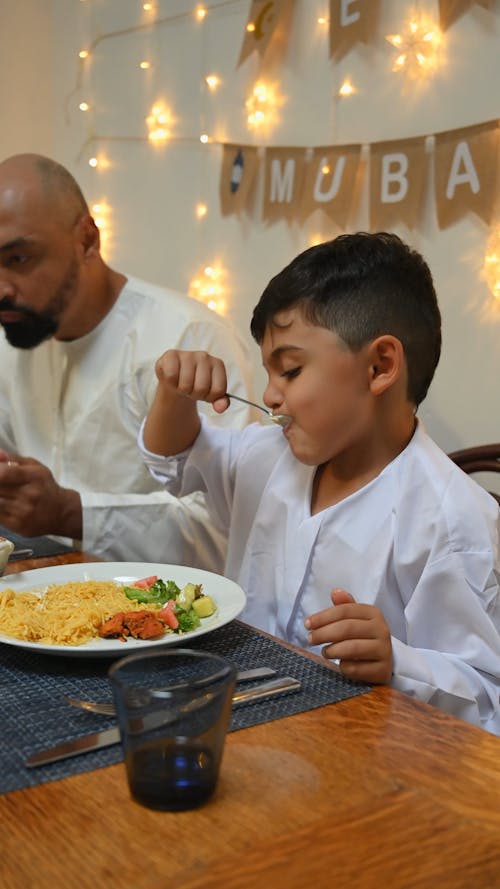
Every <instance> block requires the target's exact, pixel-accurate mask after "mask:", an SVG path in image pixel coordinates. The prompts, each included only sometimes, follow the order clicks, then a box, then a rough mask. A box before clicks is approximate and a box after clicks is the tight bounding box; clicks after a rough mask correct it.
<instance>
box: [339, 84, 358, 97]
mask: <svg viewBox="0 0 500 889" xmlns="http://www.w3.org/2000/svg"><path fill="white" fill-rule="evenodd" d="M355 92H356V89H355V87H354V86H353V85H352V83H351V81H350V80H344V82H343V84H342V86H341V87H340V89H339V96H352V95H353V93H355Z"/></svg>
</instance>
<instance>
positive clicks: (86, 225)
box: [77, 213, 101, 259]
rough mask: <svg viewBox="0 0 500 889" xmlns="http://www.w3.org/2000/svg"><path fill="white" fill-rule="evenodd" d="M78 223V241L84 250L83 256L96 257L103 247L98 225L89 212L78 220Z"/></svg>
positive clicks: (87, 257) (85, 257) (86, 257)
mask: <svg viewBox="0 0 500 889" xmlns="http://www.w3.org/2000/svg"><path fill="white" fill-rule="evenodd" d="M77 225H78V242H79V244H80V247H81V248H82V251H83V258H84V259H93V258H95V257H96V256H98V255H99V252H100V249H101V239H100V234H99V229H98V228H97V225H96V224H95V222H94V220H93V219H92V216H90V215H89V214H88V213H87V214H86V215H85V216H82V218H81V219H79V220H78V223H77Z"/></svg>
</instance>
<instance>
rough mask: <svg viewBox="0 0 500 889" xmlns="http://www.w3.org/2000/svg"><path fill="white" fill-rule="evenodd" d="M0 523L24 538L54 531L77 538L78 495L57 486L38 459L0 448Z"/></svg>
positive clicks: (79, 533)
mask: <svg viewBox="0 0 500 889" xmlns="http://www.w3.org/2000/svg"><path fill="white" fill-rule="evenodd" d="M0 524H1V525H5V526H6V527H7V528H10V529H11V530H12V531H15V532H16V533H17V534H22V535H23V536H24V537H38V536H40V535H43V534H58V535H60V536H62V537H70V538H73V539H77V540H80V539H81V537H82V504H81V500H80V495H79V494H78V492H77V491H73V490H71V489H70V488H62V487H61V486H60V485H58V484H57V482H56V480H55V479H54V476H53V475H52V473H51V472H50V470H49V469H48V468H47V467H46V466H44V465H43V463H39V462H38V460H33V459H31V458H30V457H19V456H18V455H8V454H6V453H5V452H4V451H0Z"/></svg>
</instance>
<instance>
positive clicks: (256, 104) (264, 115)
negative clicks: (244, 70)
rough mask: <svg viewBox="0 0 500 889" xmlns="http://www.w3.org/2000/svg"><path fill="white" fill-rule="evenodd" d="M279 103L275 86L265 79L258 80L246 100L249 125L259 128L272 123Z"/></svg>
mask: <svg viewBox="0 0 500 889" xmlns="http://www.w3.org/2000/svg"><path fill="white" fill-rule="evenodd" d="M277 105H278V99H277V96H276V94H275V91H274V88H273V87H272V86H270V85H269V84H267V83H264V82H263V81H258V82H257V83H256V84H255V85H254V88H253V90H252V93H251V95H250V96H249V98H248V99H247V100H246V102H245V106H246V109H247V112H248V114H247V123H248V126H249V127H252V128H254V129H257V128H258V127H262V126H263V125H264V124H266V125H267V124H268V123H271V122H272V120H273V118H274V117H275V114H276V108H277Z"/></svg>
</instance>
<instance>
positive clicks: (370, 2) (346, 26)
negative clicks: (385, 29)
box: [330, 0, 380, 59]
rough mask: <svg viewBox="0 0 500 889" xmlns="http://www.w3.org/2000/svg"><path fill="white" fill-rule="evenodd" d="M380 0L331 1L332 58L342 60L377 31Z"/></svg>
mask: <svg viewBox="0 0 500 889" xmlns="http://www.w3.org/2000/svg"><path fill="white" fill-rule="evenodd" d="M379 6H380V0H330V56H331V57H332V58H335V59H341V58H342V57H343V56H345V55H346V53H348V52H349V50H350V49H352V48H353V46H355V45H356V44H357V43H359V42H361V43H370V41H371V40H373V39H374V35H375V34H376V31H377V22H378V14H379Z"/></svg>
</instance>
